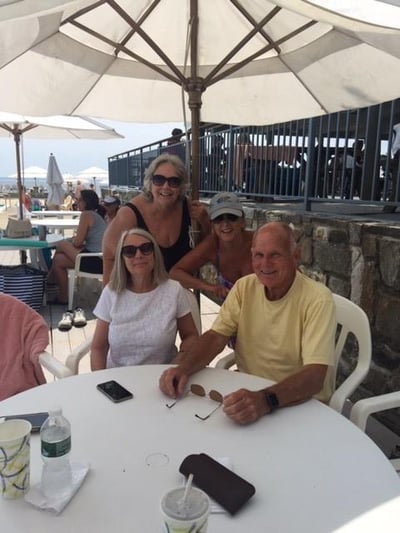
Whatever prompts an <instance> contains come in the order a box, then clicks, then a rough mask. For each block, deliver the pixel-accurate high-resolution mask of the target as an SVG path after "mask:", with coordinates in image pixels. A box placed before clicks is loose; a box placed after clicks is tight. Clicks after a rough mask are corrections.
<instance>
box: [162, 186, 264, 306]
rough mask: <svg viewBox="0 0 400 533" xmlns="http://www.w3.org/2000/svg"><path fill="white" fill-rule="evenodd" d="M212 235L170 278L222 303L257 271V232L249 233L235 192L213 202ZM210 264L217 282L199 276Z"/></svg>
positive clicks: (188, 255)
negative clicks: (253, 260)
mask: <svg viewBox="0 0 400 533" xmlns="http://www.w3.org/2000/svg"><path fill="white" fill-rule="evenodd" d="M209 215H210V219H211V222H212V233H211V234H210V235H208V236H207V237H206V238H205V239H204V240H203V241H202V242H201V243H200V244H198V245H197V246H196V247H195V248H193V250H191V251H190V252H189V253H188V254H186V255H185V256H184V257H182V259H181V260H180V261H178V263H176V264H175V266H174V267H173V268H172V269H171V271H170V277H171V278H172V279H175V280H177V281H179V282H180V283H181V284H182V285H183V286H184V287H186V288H188V289H197V290H201V291H205V292H209V293H211V294H213V295H214V296H216V297H217V298H218V299H220V300H221V301H222V300H224V299H225V297H226V295H227V294H228V292H229V290H230V288H231V287H232V286H233V284H234V283H235V282H236V281H237V280H238V279H239V278H241V277H242V276H246V275H247V274H251V273H252V272H253V268H252V264H251V243H252V239H253V233H254V232H253V231H246V229H245V226H246V222H245V218H244V211H243V208H242V205H241V203H240V200H239V198H238V197H237V196H236V194H234V193H230V192H220V193H218V194H216V195H215V196H214V197H213V198H212V199H211V201H210V209H209ZM207 263H211V264H212V265H214V267H215V269H216V277H215V280H212V281H206V280H204V279H201V278H198V277H196V272H197V271H198V270H199V269H200V268H201V267H202V266H204V265H206V264H207Z"/></svg>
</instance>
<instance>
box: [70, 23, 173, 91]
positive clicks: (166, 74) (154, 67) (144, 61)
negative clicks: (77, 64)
mask: <svg viewBox="0 0 400 533" xmlns="http://www.w3.org/2000/svg"><path fill="white" fill-rule="evenodd" d="M70 24H72V25H73V26H75V27H77V28H79V29H80V30H82V31H84V32H86V33H88V34H89V35H91V36H92V37H96V38H97V39H99V41H103V42H104V43H107V44H109V45H110V46H112V47H113V48H115V49H117V48H118V49H119V50H122V51H123V52H124V53H125V54H126V55H128V56H130V57H132V58H133V59H136V60H137V61H138V62H139V63H142V64H143V65H146V66H147V67H149V68H150V69H152V70H154V71H156V72H158V73H159V74H161V75H162V76H163V77H164V78H168V79H169V80H171V81H173V82H174V83H177V84H178V85H180V84H181V81H180V79H177V78H175V77H174V76H173V75H172V74H170V73H169V72H167V71H165V70H163V69H162V68H160V67H157V65H154V64H153V63H151V62H150V61H147V59H144V58H143V57H141V56H139V55H138V54H135V53H134V52H132V51H131V50H129V49H128V48H125V46H121V45H120V44H118V43H116V42H115V41H113V40H111V39H109V38H108V37H105V36H104V35H101V34H100V33H98V32H96V31H95V30H92V29H91V28H88V27H87V26H84V25H83V24H82V23H81V22H78V21H77V20H71V21H70Z"/></svg>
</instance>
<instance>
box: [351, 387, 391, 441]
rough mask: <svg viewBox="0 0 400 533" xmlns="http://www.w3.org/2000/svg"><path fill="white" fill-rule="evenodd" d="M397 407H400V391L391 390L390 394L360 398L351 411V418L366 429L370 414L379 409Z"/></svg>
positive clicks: (361, 427) (384, 409)
mask: <svg viewBox="0 0 400 533" xmlns="http://www.w3.org/2000/svg"><path fill="white" fill-rule="evenodd" d="M396 407H400V391H396V392H389V393H388V394H381V395H380V396H372V398H365V399H364V400H359V401H358V402H356V403H355V404H354V405H353V408H352V409H351V413H350V420H351V421H352V422H354V424H356V425H357V426H358V427H359V428H360V429H362V430H363V431H365V427H366V425H367V418H368V417H369V415H371V414H372V413H377V412H379V411H386V410H387V409H394V408H396Z"/></svg>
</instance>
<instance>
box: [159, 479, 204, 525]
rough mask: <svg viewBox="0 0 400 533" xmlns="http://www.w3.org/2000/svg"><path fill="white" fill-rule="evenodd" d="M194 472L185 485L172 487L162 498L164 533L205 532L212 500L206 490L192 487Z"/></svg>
mask: <svg viewBox="0 0 400 533" xmlns="http://www.w3.org/2000/svg"><path fill="white" fill-rule="evenodd" d="M192 481H193V474H190V475H189V476H188V480H187V482H186V485H185V487H180V488H177V489H172V490H170V491H169V492H167V493H166V494H165V496H164V497H163V498H162V500H161V512H162V515H163V531H164V533H178V532H179V533H205V532H206V531H207V523H208V515H209V512H210V500H209V498H208V496H207V494H206V493H205V492H203V491H202V490H200V489H198V488H194V487H192Z"/></svg>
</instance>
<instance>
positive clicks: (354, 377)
mask: <svg viewBox="0 0 400 533" xmlns="http://www.w3.org/2000/svg"><path fill="white" fill-rule="evenodd" d="M333 300H334V302H335V306H336V320H337V323H338V337H337V340H336V346H335V368H334V372H333V376H332V377H333V379H334V384H335V383H336V374H337V369H338V365H339V361H340V358H341V356H342V354H343V349H344V347H345V344H346V339H347V337H348V335H349V334H350V333H352V334H353V335H354V337H355V338H356V340H357V344H358V358H357V364H356V367H355V368H354V370H353V371H352V372H351V374H350V375H349V376H348V377H347V378H346V379H345V380H344V382H343V383H342V384H341V385H339V387H338V388H337V389H336V390H335V392H334V393H333V395H332V397H331V400H330V402H329V405H330V406H331V407H332V408H333V409H335V410H336V411H339V412H340V413H341V412H342V410H343V406H344V403H345V401H346V399H347V398H349V396H350V395H351V394H352V393H353V392H354V391H355V390H356V388H357V387H358V386H359V385H360V383H361V382H362V381H363V380H364V378H365V376H366V375H367V374H368V371H369V368H370V365H371V356H372V341H371V328H370V325H369V320H368V317H367V315H366V314H365V312H364V311H363V310H362V309H361V307H359V306H358V305H356V304H355V303H354V302H352V301H351V300H348V299H347V298H344V297H343V296H339V295H338V294H334V295H333Z"/></svg>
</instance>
